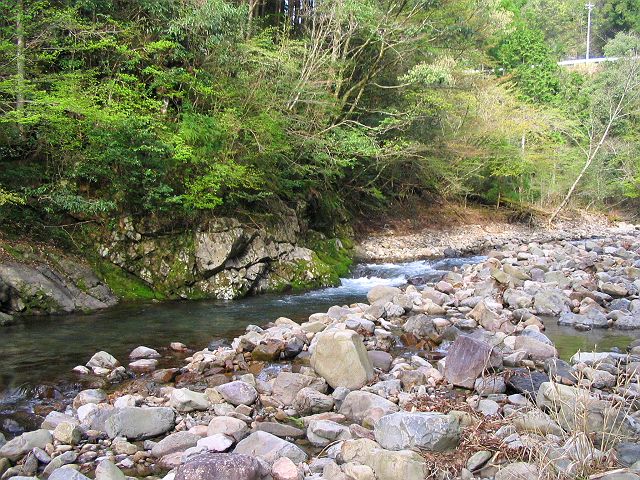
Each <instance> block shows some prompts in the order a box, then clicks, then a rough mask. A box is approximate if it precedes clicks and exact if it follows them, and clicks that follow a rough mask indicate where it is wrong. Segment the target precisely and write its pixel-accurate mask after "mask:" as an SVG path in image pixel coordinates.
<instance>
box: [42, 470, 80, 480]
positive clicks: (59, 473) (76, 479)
mask: <svg viewBox="0 0 640 480" xmlns="http://www.w3.org/2000/svg"><path fill="white" fill-rule="evenodd" d="M49 480H90V479H89V477H86V476H85V475H83V474H81V473H80V472H78V471H77V470H75V469H73V468H71V467H62V468H59V469H57V470H56V471H54V472H53V473H52V474H51V475H50V476H49Z"/></svg>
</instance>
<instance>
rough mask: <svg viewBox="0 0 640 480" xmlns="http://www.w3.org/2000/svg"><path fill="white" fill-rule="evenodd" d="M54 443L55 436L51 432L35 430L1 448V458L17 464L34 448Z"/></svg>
mask: <svg viewBox="0 0 640 480" xmlns="http://www.w3.org/2000/svg"><path fill="white" fill-rule="evenodd" d="M52 442H53V435H51V433H50V432H49V430H44V429H41V430H35V431H33V432H26V433H23V434H22V435H20V436H19V437H16V438H14V439H12V440H9V441H8V442H7V443H5V444H4V445H3V447H2V448H0V458H2V457H4V458H8V459H9V460H11V461H12V462H15V461H16V460H18V459H19V458H21V457H23V456H24V455H26V454H27V453H28V452H30V451H31V450H33V449H34V448H42V449H44V447H45V446H46V445H47V444H48V443H52Z"/></svg>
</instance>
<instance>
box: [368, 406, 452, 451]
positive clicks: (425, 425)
mask: <svg viewBox="0 0 640 480" xmlns="http://www.w3.org/2000/svg"><path fill="white" fill-rule="evenodd" d="M373 433H374V435H375V438H376V441H377V442H378V443H379V444H380V446H382V447H383V448H386V449H387V450H405V449H420V450H428V451H433V452H442V451H445V450H449V449H452V448H454V447H456V446H457V445H458V443H459V441H460V426H459V424H458V421H457V420H456V419H455V418H453V417H450V416H449V415H444V414H442V413H434V412H426V413H425V412H414V413H412V412H398V413H393V414H391V415H385V416H384V417H382V418H381V419H380V420H378V421H377V422H376V424H375V428H374V432H373Z"/></svg>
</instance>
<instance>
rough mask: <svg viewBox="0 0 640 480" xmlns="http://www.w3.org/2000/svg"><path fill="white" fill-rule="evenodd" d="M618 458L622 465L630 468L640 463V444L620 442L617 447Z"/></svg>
mask: <svg viewBox="0 0 640 480" xmlns="http://www.w3.org/2000/svg"><path fill="white" fill-rule="evenodd" d="M616 456H617V457H618V460H619V461H620V463H622V465H624V466H626V467H630V466H631V465H633V464H634V463H636V462H638V461H640V443H632V442H620V443H619V444H618V445H617V446H616Z"/></svg>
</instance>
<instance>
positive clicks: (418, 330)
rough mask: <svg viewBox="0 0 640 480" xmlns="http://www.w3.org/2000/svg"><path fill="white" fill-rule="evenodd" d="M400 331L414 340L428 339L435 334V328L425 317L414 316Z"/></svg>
mask: <svg viewBox="0 0 640 480" xmlns="http://www.w3.org/2000/svg"><path fill="white" fill-rule="evenodd" d="M402 329H403V330H404V331H405V332H407V333H411V334H412V335H414V336H415V337H416V338H429V337H431V336H432V335H434V334H435V333H436V327H435V326H434V325H433V320H431V319H430V318H429V317H427V316H426V315H423V314H420V315H414V316H412V317H409V319H408V320H407V321H406V322H405V324H404V325H403V326H402Z"/></svg>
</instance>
